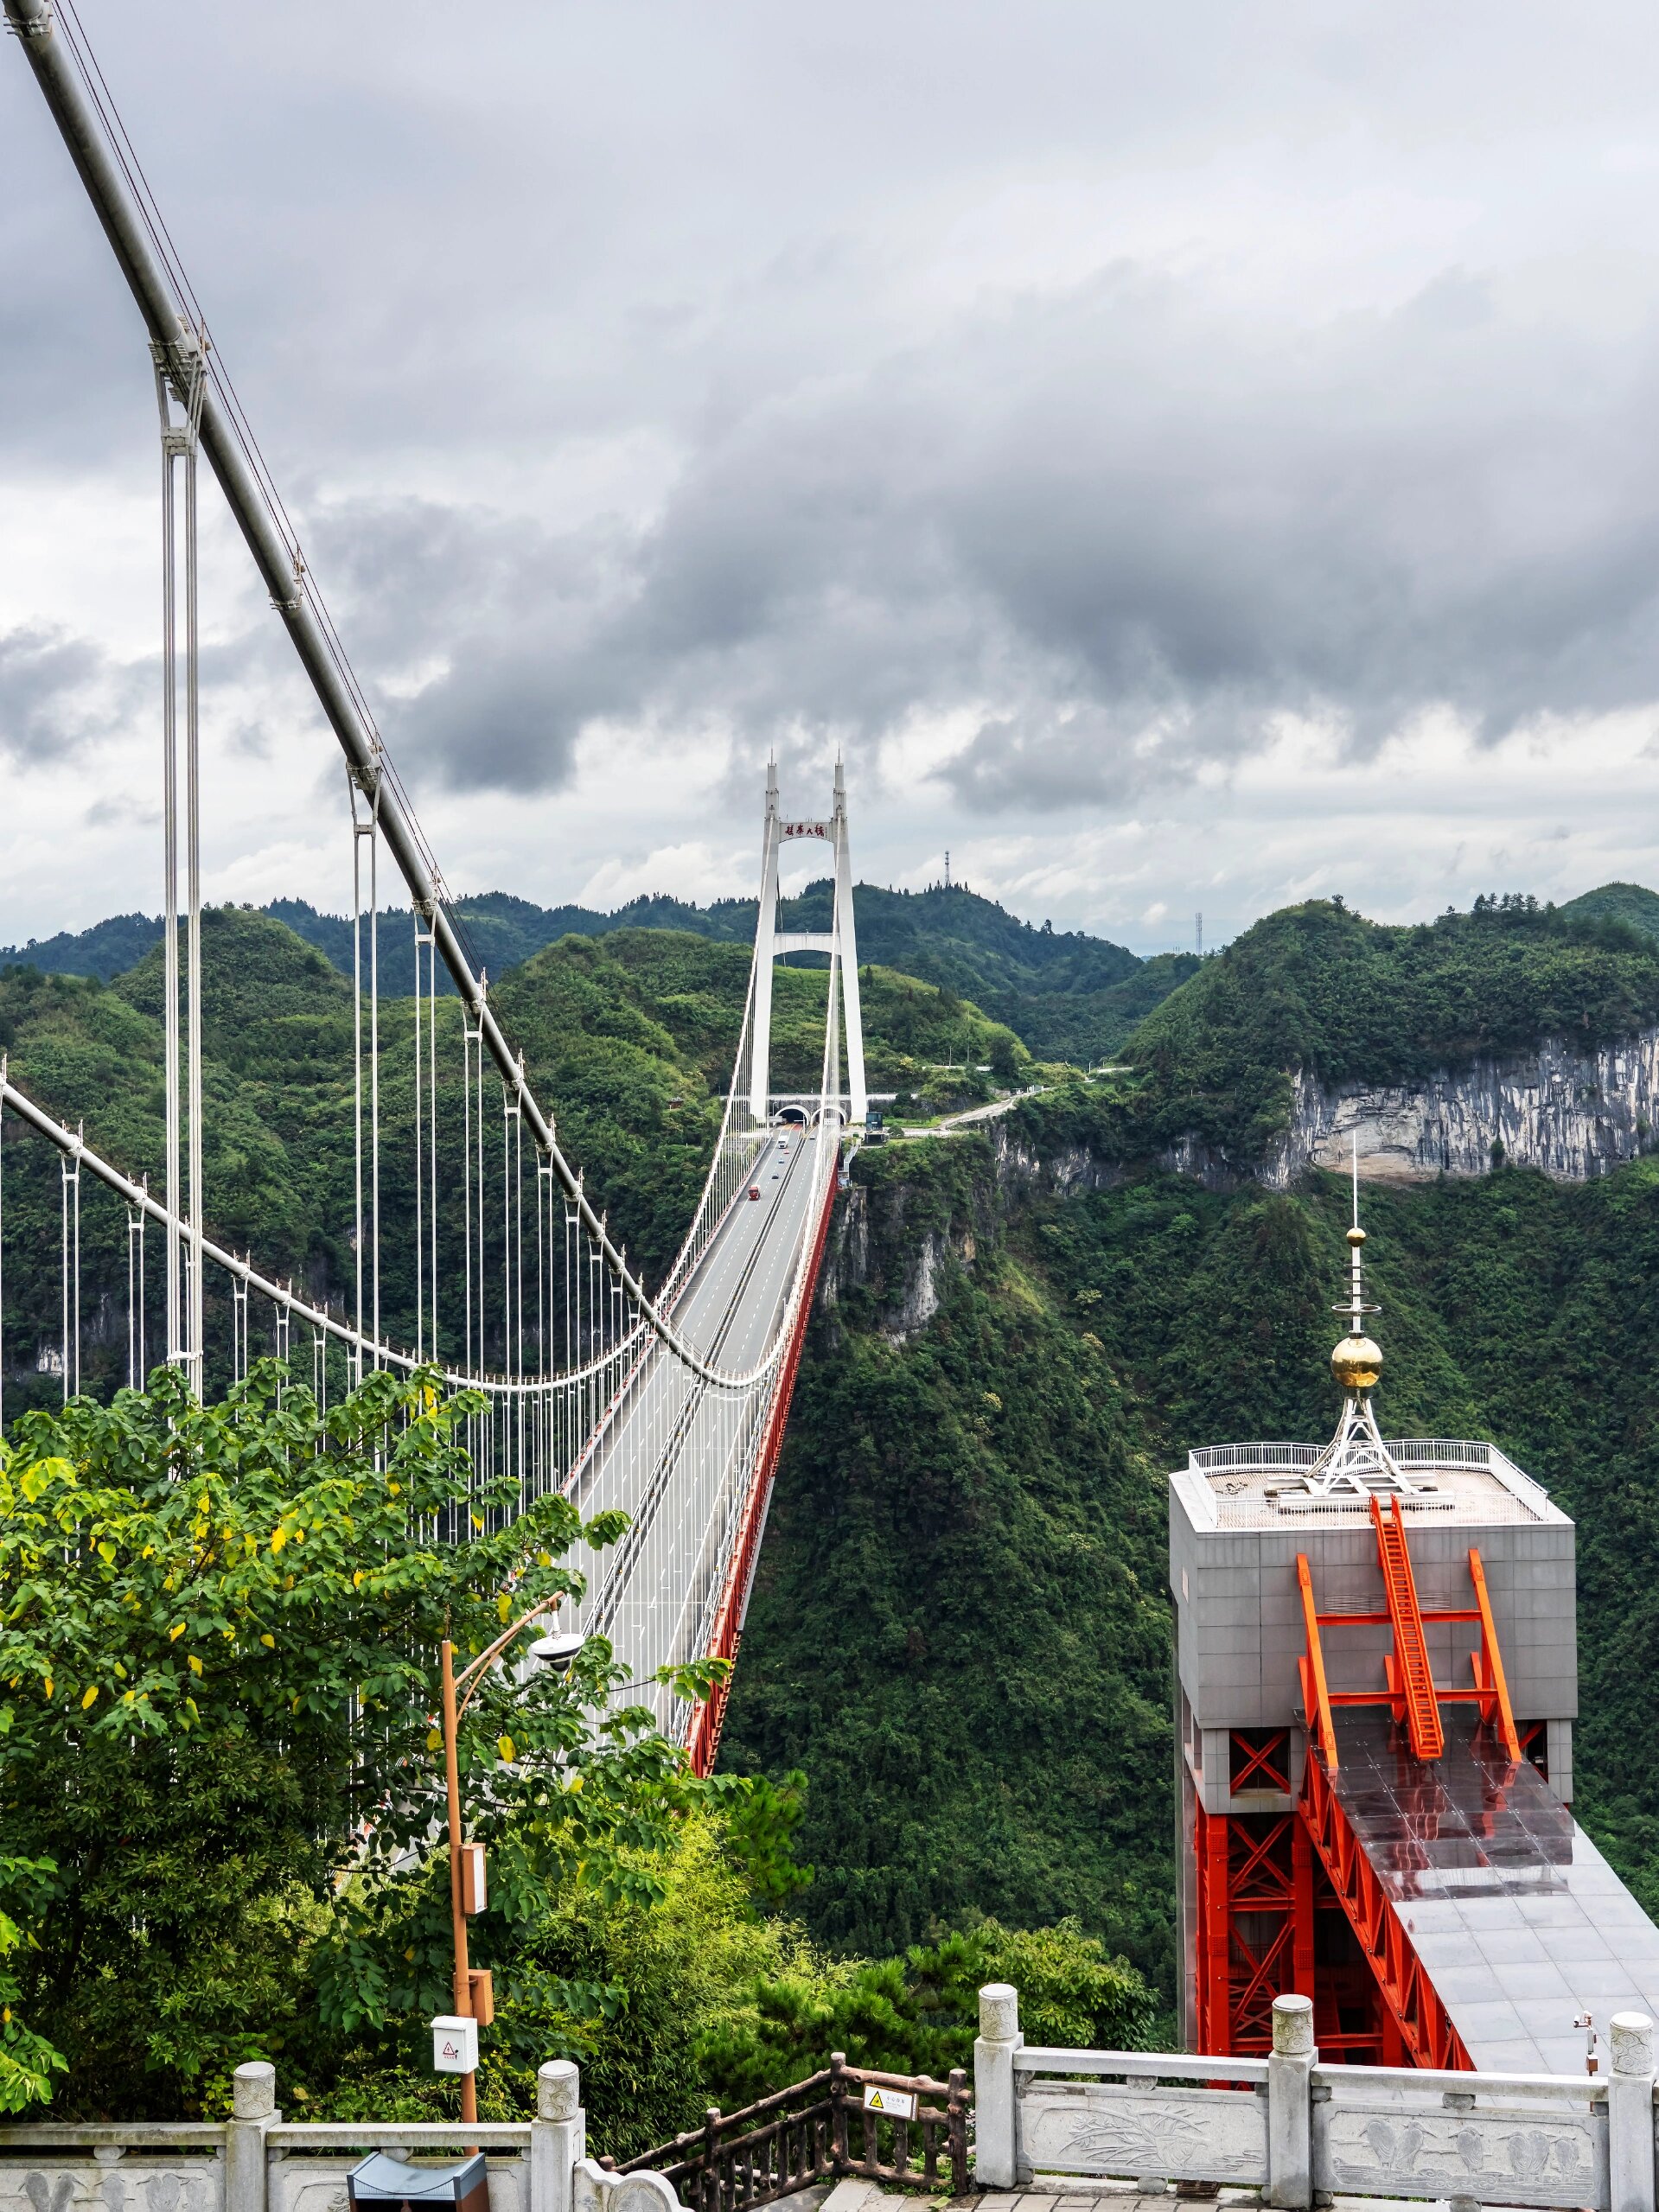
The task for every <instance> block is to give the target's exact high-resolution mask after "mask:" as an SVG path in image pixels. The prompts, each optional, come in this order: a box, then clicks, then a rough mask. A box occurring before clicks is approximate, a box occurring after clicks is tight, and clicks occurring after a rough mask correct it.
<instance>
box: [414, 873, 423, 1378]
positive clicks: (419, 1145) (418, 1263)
mask: <svg viewBox="0 0 1659 2212" xmlns="http://www.w3.org/2000/svg"><path fill="white" fill-rule="evenodd" d="M423 1042H424V1039H423V1037H422V1036H421V1003H420V908H418V907H417V908H416V909H415V1112H414V1124H415V1357H416V1358H417V1359H418V1360H421V1359H424V1358H425V1356H426V1195H425V1185H426V1173H425V1151H426V1131H425V1127H424V1121H423V1118H422V1114H421V1104H422V1101H421V1075H422V1072H423V1071H422V1068H421V1046H422V1044H423Z"/></svg>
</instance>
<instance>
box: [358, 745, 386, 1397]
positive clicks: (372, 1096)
mask: <svg viewBox="0 0 1659 2212" xmlns="http://www.w3.org/2000/svg"><path fill="white" fill-rule="evenodd" d="M368 1099H369V1106H368V1112H369V1167H370V1175H369V1222H370V1229H369V1241H370V1251H371V1266H372V1271H373V1273H372V1283H373V1290H372V1296H373V1305H372V1309H371V1310H372V1313H373V1323H374V1328H373V1336H374V1364H375V1366H376V1367H379V1365H380V1342H381V1338H380V776H379V775H378V774H377V775H376V776H375V779H374V790H373V794H372V796H371V798H370V800H369V840H368ZM359 1358H360V1361H361V1352H360V1355H359Z"/></svg>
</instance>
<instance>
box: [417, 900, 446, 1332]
mask: <svg viewBox="0 0 1659 2212" xmlns="http://www.w3.org/2000/svg"><path fill="white" fill-rule="evenodd" d="M415 991H416V993H417V995H418V994H419V991H420V962H419V961H418V960H417V961H416V963H415ZM426 1110H427V1114H428V1117H429V1122H430V1125H429V1127H428V1130H427V1145H426V1157H427V1160H428V1163H429V1164H430V1168H431V1182H430V1189H429V1197H430V1200H431V1204H430V1207H429V1209H428V1213H427V1219H428V1221H430V1223H431V1228H430V1230H429V1232H428V1233H429V1236H430V1239H431V1248H430V1250H429V1252H428V1253H427V1280H428V1282H429V1283H430V1284H431V1291H432V1334H431V1346H432V1357H433V1359H434V1360H435V1361H436V1360H438V1359H439V1358H441V1356H442V1355H441V1353H440V1351H439V1348H438V1341H437V931H436V930H435V929H432V928H428V930H427V932H426Z"/></svg>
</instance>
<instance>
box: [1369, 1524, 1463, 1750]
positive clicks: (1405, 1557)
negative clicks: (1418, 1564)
mask: <svg viewBox="0 0 1659 2212" xmlns="http://www.w3.org/2000/svg"><path fill="white" fill-rule="evenodd" d="M1371 1525H1372V1527H1374V1528H1375V1530H1376V1536H1377V1559H1378V1563H1379V1564H1380V1565H1381V1569H1382V1587H1383V1590H1384V1592H1385V1594H1386V1596H1387V1598H1388V1618H1389V1620H1390V1621H1391V1622H1393V1624H1394V1651H1393V1653H1392V1654H1390V1658H1389V1667H1388V1673H1389V1678H1390V1679H1389V1683H1388V1686H1389V1688H1390V1689H1391V1690H1393V1691H1394V1692H1396V1693H1397V1694H1398V1695H1399V1696H1400V1697H1401V1699H1402V1700H1403V1702H1404V1705H1405V1708H1406V1714H1405V1718H1406V1727H1407V1731H1408V1733H1409V1735H1410V1737H1411V1750H1412V1756H1413V1758H1414V1759H1438V1758H1439V1756H1440V1754H1441V1753H1442V1752H1443V1751H1444V1750H1445V1730H1444V1729H1443V1728H1442V1727H1441V1725H1440V1707H1439V1700H1438V1699H1436V1697H1435V1695H1434V1677H1433V1675H1432V1673H1430V1672H1429V1663H1428V1645H1427V1642H1426V1641H1425V1638H1424V1635H1423V1614H1422V1609H1421V1608H1420V1606H1419V1604H1418V1603H1417V1580H1416V1578H1415V1576H1414V1575H1413V1573H1412V1571H1411V1553H1410V1552H1408V1551H1407V1549H1406V1525H1405V1523H1404V1522H1403V1521H1402V1520H1401V1518H1400V1501H1399V1499H1398V1498H1390V1499H1389V1501H1388V1513H1387V1514H1386V1515H1385V1514H1384V1513H1383V1511H1382V1508H1381V1505H1380V1504H1379V1503H1378V1502H1377V1501H1376V1499H1375V1498H1373V1499H1372V1500H1371Z"/></svg>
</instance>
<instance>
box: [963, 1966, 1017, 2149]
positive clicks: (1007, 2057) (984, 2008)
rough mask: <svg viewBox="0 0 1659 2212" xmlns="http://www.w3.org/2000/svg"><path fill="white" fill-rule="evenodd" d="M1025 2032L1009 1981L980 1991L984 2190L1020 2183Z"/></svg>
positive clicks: (979, 2125)
mask: <svg viewBox="0 0 1659 2212" xmlns="http://www.w3.org/2000/svg"><path fill="white" fill-rule="evenodd" d="M1024 2040H1025V2038H1024V2036H1022V2035H1021V2033H1020V2031H1019V1992H1018V1991H1017V1990H1016V1989H1015V1988H1014V1987H1013V1986H1012V1985H1011V1984H1010V1983H1008V1982H1005V1981H988V1982H987V1983H986V1986H985V1987H984V1988H983V1989H982V1990H981V1991H980V1992H979V2038H978V2040H977V2042H976V2043H974V2046H973V2112H974V2123H973V2131H974V2151H973V2177H974V2180H975V2181H976V2182H977V2183H978V2184H979V2187H980V2188H981V2189H1014V2188H1017V2187H1018V2183H1019V2171H1018V2168H1019V2133H1018V2118H1017V2113H1016V2108H1015V2104H1014V2053H1015V2052H1016V2051H1017V2050H1018V2049H1019V2047H1020V2045H1021V2044H1022V2043H1024Z"/></svg>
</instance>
